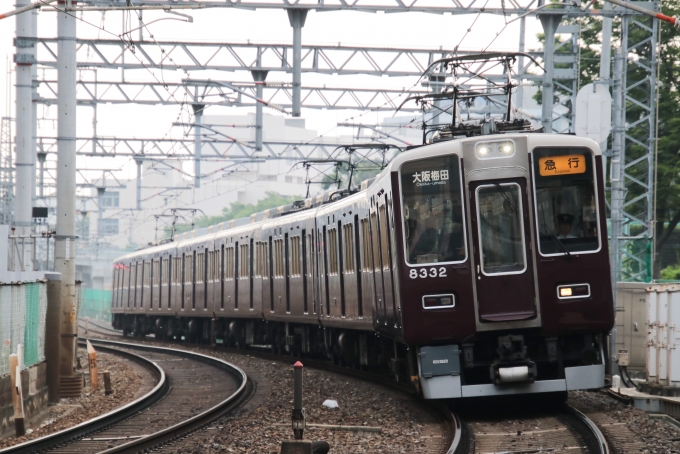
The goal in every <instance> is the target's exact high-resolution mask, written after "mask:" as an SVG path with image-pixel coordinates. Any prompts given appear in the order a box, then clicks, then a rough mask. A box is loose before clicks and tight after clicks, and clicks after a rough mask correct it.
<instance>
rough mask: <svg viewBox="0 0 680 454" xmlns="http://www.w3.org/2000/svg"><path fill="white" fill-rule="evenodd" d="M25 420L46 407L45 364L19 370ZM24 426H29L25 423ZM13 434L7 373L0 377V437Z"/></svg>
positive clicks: (10, 383)
mask: <svg viewBox="0 0 680 454" xmlns="http://www.w3.org/2000/svg"><path fill="white" fill-rule="evenodd" d="M21 387H22V391H23V397H24V412H25V418H26V421H27V422H28V420H29V419H30V418H32V417H33V416H35V415H36V414H38V413H39V412H40V411H42V410H43V409H45V408H46V407H47V365H46V364H45V362H42V363H38V364H36V365H35V366H32V367H29V368H28V369H26V370H23V371H21ZM26 427H29V425H28V424H27V425H26ZM13 435H14V408H13V407H12V381H11V380H10V377H9V375H4V376H2V377H0V437H6V436H13Z"/></svg>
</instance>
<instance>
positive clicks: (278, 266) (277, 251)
mask: <svg viewBox="0 0 680 454" xmlns="http://www.w3.org/2000/svg"><path fill="white" fill-rule="evenodd" d="M274 276H276V277H277V278H282V277H284V267H283V240H282V239H277V240H274Z"/></svg>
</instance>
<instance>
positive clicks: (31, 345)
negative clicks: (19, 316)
mask: <svg viewBox="0 0 680 454" xmlns="http://www.w3.org/2000/svg"><path fill="white" fill-rule="evenodd" d="M23 287H24V288H25V295H26V296H25V298H26V326H25V329H24V364H26V365H27V366H30V365H32V364H35V363H37V362H38V361H40V353H39V352H40V342H39V335H38V332H39V329H40V284H26V285H24V286H23Z"/></svg>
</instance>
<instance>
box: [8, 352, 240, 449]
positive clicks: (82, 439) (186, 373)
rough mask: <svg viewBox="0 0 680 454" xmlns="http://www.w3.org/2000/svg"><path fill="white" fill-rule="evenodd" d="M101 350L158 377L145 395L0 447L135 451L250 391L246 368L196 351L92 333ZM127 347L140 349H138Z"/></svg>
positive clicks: (206, 418)
mask: <svg viewBox="0 0 680 454" xmlns="http://www.w3.org/2000/svg"><path fill="white" fill-rule="evenodd" d="M90 342H92V344H93V345H95V346H96V347H97V348H98V349H99V350H101V351H107V352H111V353H114V354H121V355H124V356H126V357H128V358H130V359H133V360H135V361H137V362H140V363H143V364H144V365H145V366H146V367H148V368H150V370H151V371H152V373H154V376H155V377H156V378H157V380H158V383H157V385H156V387H155V388H154V389H153V390H152V391H151V392H149V393H148V394H147V395H145V396H143V397H141V398H139V399H137V400H135V401H133V402H131V403H129V404H127V405H125V406H123V407H121V408H119V409H117V410H115V411H112V412H110V413H107V414H105V415H102V416H99V417H98V418H95V419H93V420H90V421H87V422H85V423H82V424H80V425H78V426H75V427H73V428H70V429H66V430H64V431H61V432H58V433H55V434H52V435H49V436H47V437H43V438H39V439H35V440H31V441H29V442H26V443H22V444H20V445H16V446H13V447H11V448H7V449H5V450H2V451H0V453H3V454H6V453H33V452H36V453H37V452H78V453H95V452H96V453H101V452H106V453H113V452H137V451H141V450H144V449H150V448H153V447H156V446H160V445H163V444H165V443H169V442H172V440H174V439H175V438H177V437H180V436H183V435H186V434H187V433H189V432H191V431H193V430H195V429H197V428H199V427H201V426H203V425H205V424H207V423H209V422H211V421H212V420H214V419H215V418H217V417H220V416H223V415H225V414H227V413H228V412H229V411H230V410H232V409H234V408H236V407H238V406H239V405H240V404H242V403H243V402H244V401H245V400H247V399H248V398H249V396H250V394H251V392H252V387H251V386H250V384H249V382H248V380H247V377H246V375H245V373H244V372H243V371H242V370H240V369H239V368H237V367H236V366H233V365H232V364H229V363H227V362H225V361H222V360H219V359H217V358H212V357H209V356H206V355H201V354H198V353H192V352H187V351H183V350H175V349H169V348H162V347H153V346H147V345H138V344H128V343H121V342H113V341H102V340H95V339H90ZM130 350H138V351H142V352H143V353H141V354H139V355H137V354H133V353H131V352H130Z"/></svg>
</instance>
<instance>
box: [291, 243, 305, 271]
mask: <svg viewBox="0 0 680 454" xmlns="http://www.w3.org/2000/svg"><path fill="white" fill-rule="evenodd" d="M290 275H291V277H300V276H302V251H301V246H300V237H299V236H293V237H291V238H290Z"/></svg>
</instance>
